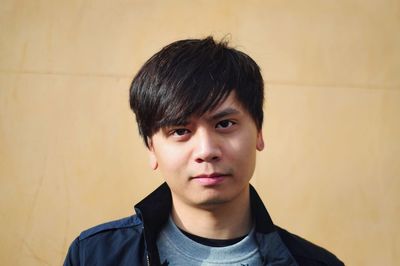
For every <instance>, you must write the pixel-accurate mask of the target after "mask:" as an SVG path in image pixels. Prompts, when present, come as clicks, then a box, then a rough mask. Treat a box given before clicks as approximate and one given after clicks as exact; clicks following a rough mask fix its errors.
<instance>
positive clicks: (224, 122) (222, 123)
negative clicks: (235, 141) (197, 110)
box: [216, 120, 236, 128]
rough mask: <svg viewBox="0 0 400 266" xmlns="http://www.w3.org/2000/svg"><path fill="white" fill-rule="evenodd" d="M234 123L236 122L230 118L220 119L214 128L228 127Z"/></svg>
mask: <svg viewBox="0 0 400 266" xmlns="http://www.w3.org/2000/svg"><path fill="white" fill-rule="evenodd" d="M235 124H236V123H235V122H233V121H231V120H222V121H220V122H218V124H217V125H216V128H229V127H231V126H233V125H235Z"/></svg>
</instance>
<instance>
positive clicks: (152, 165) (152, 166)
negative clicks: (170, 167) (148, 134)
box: [147, 138, 158, 170]
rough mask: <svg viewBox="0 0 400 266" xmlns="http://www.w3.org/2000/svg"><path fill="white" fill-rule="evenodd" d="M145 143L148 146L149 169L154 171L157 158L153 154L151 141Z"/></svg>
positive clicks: (156, 165) (156, 166)
mask: <svg viewBox="0 0 400 266" xmlns="http://www.w3.org/2000/svg"><path fill="white" fill-rule="evenodd" d="M147 143H148V144H149V147H148V148H149V164H150V167H151V169H153V170H156V169H157V168H158V162H157V157H156V154H155V152H154V146H153V143H152V141H151V138H148V139H147Z"/></svg>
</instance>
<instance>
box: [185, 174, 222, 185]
mask: <svg viewBox="0 0 400 266" xmlns="http://www.w3.org/2000/svg"><path fill="white" fill-rule="evenodd" d="M227 177H228V175H227V174H222V173H212V174H210V175H207V174H204V175H198V176H195V177H192V178H191V179H192V180H194V181H195V182H198V183H200V184H202V185H205V186H213V185H218V184H220V183H222V182H224V180H225V179H226V178H227Z"/></svg>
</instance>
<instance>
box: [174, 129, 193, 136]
mask: <svg viewBox="0 0 400 266" xmlns="http://www.w3.org/2000/svg"><path fill="white" fill-rule="evenodd" d="M189 133H190V131H189V130H188V129H186V128H177V129H174V130H172V131H171V133H170V135H172V136H178V137H181V136H184V135H186V134H189Z"/></svg>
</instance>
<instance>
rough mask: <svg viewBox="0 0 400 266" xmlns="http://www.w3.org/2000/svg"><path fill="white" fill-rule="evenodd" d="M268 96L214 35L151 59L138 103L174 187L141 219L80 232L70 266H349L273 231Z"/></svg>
mask: <svg viewBox="0 0 400 266" xmlns="http://www.w3.org/2000/svg"><path fill="white" fill-rule="evenodd" d="M263 94H264V92H263V80H262V77H261V74H260V69H259V67H258V66H257V64H256V63H255V62H254V61H253V60H252V59H251V58H250V57H249V56H247V55H246V54H244V53H242V52H239V51H237V50H235V49H233V48H229V47H228V46H227V44H226V43H223V42H222V43H216V42H215V41H214V40H213V39H212V38H211V37H208V38H206V39H202V40H182V41H177V42H174V43H172V44H170V45H168V46H166V47H164V48H163V49H162V50H161V51H160V52H158V53H156V54H155V55H154V56H153V57H151V58H150V59H149V60H148V61H147V62H146V63H145V64H144V66H143V67H142V68H141V69H140V71H139V72H138V74H137V75H136V77H135V78H134V79H133V82H132V85H131V88H130V105H131V108H132V110H133V111H134V113H135V115H136V120H137V123H138V127H139V132H140V134H141V136H142V137H143V140H144V143H145V145H146V146H147V148H148V149H149V152H150V161H151V166H152V168H153V169H158V170H159V171H160V172H161V173H162V175H163V177H164V178H165V181H166V183H164V184H162V185H161V186H160V187H159V188H157V189H156V190H155V191H154V192H153V193H151V194H150V195H149V196H148V197H146V198H145V199H144V200H142V201H141V202H140V203H138V204H137V205H136V206H135V210H136V215H133V216H131V217H128V218H125V219H121V220H118V221H114V222H110V223H107V224H103V225H100V226H97V227H94V228H92V229H89V230H87V231H85V232H83V233H81V235H80V236H79V237H78V238H77V239H76V240H75V241H74V242H73V243H72V245H71V247H70V250H69V252H68V255H67V258H66V260H65V264H64V265H343V263H342V262H341V261H340V260H338V259H337V258H336V257H335V256H334V255H333V254H331V253H329V252H328V251H326V250H324V249H323V248H320V247H318V246H316V245H314V244H312V243H310V242H308V241H306V240H304V239H302V238H300V237H298V236H296V235H293V234H291V233H289V232H287V231H285V230H283V229H281V228H279V227H277V226H276V225H274V224H273V223H272V220H271V218H270V216H269V214H268V213H267V210H266V209H265V207H264V205H263V203H262V201H261V199H260V198H259V196H258V195H257V193H256V191H255V189H254V188H253V187H252V186H251V185H250V184H249V181H250V179H251V177H252V175H253V172H254V168H255V162H256V151H261V150H263V148H264V141H263V136H262V131H261V129H262V122H263V110H262V107H263V98H264V95H263Z"/></svg>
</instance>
